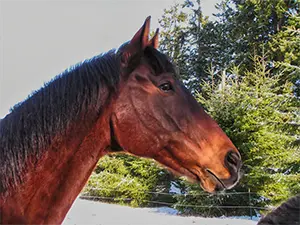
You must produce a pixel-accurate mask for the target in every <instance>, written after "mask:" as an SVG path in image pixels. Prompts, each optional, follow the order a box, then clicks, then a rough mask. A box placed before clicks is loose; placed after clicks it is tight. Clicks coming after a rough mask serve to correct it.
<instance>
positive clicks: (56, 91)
mask: <svg viewBox="0 0 300 225" xmlns="http://www.w3.org/2000/svg"><path fill="white" fill-rule="evenodd" d="M123 46H124V45H123ZM121 50H122V47H121ZM121 54H122V51H120V49H119V50H118V51H115V50H111V51H109V52H107V53H105V54H103V55H99V56H96V57H93V58H91V59H88V60H85V61H83V62H81V63H79V64H77V65H75V66H73V67H70V68H69V69H67V70H66V71H64V72H63V73H61V74H60V75H58V76H57V77H55V78H54V79H53V80H52V81H50V82H49V83H48V84H46V85H45V86H44V87H42V88H41V89H40V90H38V91H36V92H34V93H33V94H32V95H31V96H29V97H28V99H26V100H25V101H23V102H21V103H19V104H17V105H16V106H14V107H13V109H12V110H11V113H10V114H8V115H7V116H6V117H5V118H4V119H2V120H0V193H1V192H4V191H6V190H7V189H8V188H9V187H10V185H14V184H17V183H18V182H19V181H21V175H20V173H21V171H22V169H23V168H25V167H26V164H25V162H26V160H27V159H28V158H29V157H33V158H34V160H36V161H38V159H39V157H40V156H41V155H42V154H43V153H44V151H45V150H46V149H47V147H49V145H50V144H51V141H52V140H53V138H54V137H55V136H58V135H60V136H62V137H63V136H65V135H66V131H67V130H68V128H69V126H70V125H72V124H74V122H76V121H78V120H80V121H83V120H84V117H85V115H86V114H87V113H88V112H90V111H94V112H95V111H96V112H97V113H100V112H101V109H102V106H103V105H104V104H105V101H106V100H107V99H103V96H102V98H101V90H103V88H106V89H107V90H109V92H110V93H109V94H111V93H113V92H115V91H116V89H117V86H118V84H119V81H120V74H121V73H122V71H120V58H121V57H120V55H121ZM141 60H146V62H147V63H149V64H150V65H151V67H152V68H153V69H154V71H155V73H156V74H160V73H162V72H172V73H173V74H176V73H175V71H174V66H173V65H172V64H171V63H170V60H169V59H168V58H167V56H166V55H164V54H162V53H160V52H159V51H157V50H156V49H154V48H152V47H147V48H146V49H145V51H144V52H143V53H142V55H138V56H137V57H132V59H131V60H130V61H131V62H130V63H129V65H128V68H127V69H128V71H127V72H128V73H130V71H131V70H133V69H134V68H135V67H136V66H137V65H139V64H140V63H141ZM127 72H126V73H127ZM108 98H109V96H108ZM89 119H90V118H89Z"/></svg>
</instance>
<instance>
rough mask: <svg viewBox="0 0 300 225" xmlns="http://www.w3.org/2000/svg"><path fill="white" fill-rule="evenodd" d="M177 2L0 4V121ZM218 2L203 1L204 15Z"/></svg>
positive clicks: (4, 1)
mask: <svg viewBox="0 0 300 225" xmlns="http://www.w3.org/2000/svg"><path fill="white" fill-rule="evenodd" d="M174 2H181V0H176V1H174V0H145V1H143V0H93V1H84V0H81V1H79V0H77V1H74V0H64V1H59V0H55V1H49V0H48V1H47V0H40V1H37V0H35V1H34V0H32V1H28V0H19V1H16V0H14V1H11V0H2V1H0V49H1V52H0V118H2V117H4V116H5V115H6V114H7V113H8V111H9V108H10V107H12V106H13V105H14V104H16V103H18V102H20V101H23V100H24V99H25V98H26V97H27V96H28V95H29V94H30V93H31V92H32V91H34V90H37V89H39V88H40V87H41V86H42V85H43V84H44V82H47V81H49V80H50V79H51V78H53V77H54V76H55V75H57V74H59V73H60V72H62V71H63V70H64V69H66V68H68V67H69V66H70V65H73V64H75V63H77V62H79V61H82V60H83V59H85V58H89V57H92V56H94V55H97V54H99V53H101V52H105V51H108V50H110V49H112V48H116V47H118V46H120V45H121V44H122V43H124V42H125V41H127V40H130V38H131V37H132V36H133V35H134V33H135V32H136V31H137V30H138V29H139V27H140V26H141V25H142V24H143V22H144V20H145V18H146V17H147V16H149V15H151V16H152V20H151V29H152V30H155V29H156V28H157V27H158V26H159V25H158V18H160V17H161V15H162V14H163V9H164V8H168V7H170V6H171V5H173V4H174ZM217 2H220V0H202V3H201V4H202V9H203V13H204V14H205V15H208V16H211V15H212V13H214V12H216V10H215V7H214V5H215V4H216V3H217Z"/></svg>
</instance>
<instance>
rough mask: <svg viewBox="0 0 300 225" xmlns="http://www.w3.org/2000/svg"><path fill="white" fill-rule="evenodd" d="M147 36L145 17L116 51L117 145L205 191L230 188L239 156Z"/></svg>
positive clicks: (114, 125) (235, 173)
mask: <svg viewBox="0 0 300 225" xmlns="http://www.w3.org/2000/svg"><path fill="white" fill-rule="evenodd" d="M148 33H149V19H147V20H146V22H145V24H144V26H143V27H142V28H141V29H140V30H139V31H138V33H137V34H136V35H135V36H134V38H133V39H132V40H131V41H130V42H129V43H128V44H127V45H125V46H123V47H122V48H121V49H120V52H121V54H122V56H123V59H122V63H123V73H124V74H123V78H122V79H123V80H122V81H121V83H120V92H119V94H118V96H117V98H116V101H115V103H114V111H113V115H112V119H111V121H112V125H113V130H114V135H115V139H116V141H117V143H118V145H119V146H120V147H121V148H122V149H123V150H124V151H126V152H129V153H132V154H134V155H138V156H144V157H149V158H154V159H156V160H157V161H158V162H160V163H161V164H163V165H164V166H166V167H168V168H169V169H170V170H172V171H173V172H175V173H177V174H179V175H185V176H186V177H188V178H190V179H192V180H195V181H199V182H200V184H201V186H202V187H203V189H205V190H206V191H208V192H215V191H218V190H223V189H229V188H231V187H233V186H234V185H235V184H236V183H237V181H238V179H239V170H240V167H241V158H240V154H239V153H238V151H237V149H236V148H235V146H234V145H233V144H232V142H231V141H230V140H229V138H228V137H227V136H226V134H225V133H224V132H223V131H222V130H221V129H220V127H219V126H218V125H217V123H216V122H215V121H214V120H213V119H212V118H211V117H210V116H209V115H208V114H207V113H206V112H205V111H204V110H203V108H202V107H201V106H200V105H199V104H198V103H197V101H196V100H195V99H194V97H193V96H192V95H191V94H190V93H189V91H188V90H187V89H186V88H185V87H184V85H183V84H182V83H181V82H180V81H179V80H178V78H176V77H177V74H176V72H175V70H174V67H173V65H172V64H171V63H170V62H169V60H168V59H167V57H166V56H165V55H163V54H162V53H160V52H159V51H157V50H156V49H155V48H156V47H157V45H158V39H157V38H158V32H157V33H156V34H155V36H154V37H153V39H151V40H150V41H149V40H148ZM135 65H137V66H135Z"/></svg>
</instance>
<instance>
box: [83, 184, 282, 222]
mask: <svg viewBox="0 0 300 225" xmlns="http://www.w3.org/2000/svg"><path fill="white" fill-rule="evenodd" d="M88 190H95V191H97V190H99V191H101V190H110V191H119V190H118V189H117V188H116V189H110V188H92V187H88ZM141 192H144V193H147V194H151V195H153V196H154V195H155V196H158V195H165V196H172V197H179V196H180V197H183V198H185V197H188V196H192V197H197V196H207V197H213V198H216V196H217V197H219V196H231V195H235V196H236V195H247V197H248V201H249V202H248V205H217V204H209V205H202V204H201V205H193V204H180V203H171V202H166V201H159V200H158V201H157V200H141V202H143V203H148V204H155V205H156V206H161V207H163V206H167V207H170V208H175V209H177V208H178V207H181V208H186V209H189V208H203V209H208V210H209V209H220V210H221V209H223V210H225V209H233V210H234V209H235V210H237V209H244V210H249V211H248V212H249V214H248V215H247V216H249V217H250V218H251V219H252V217H253V216H255V215H256V214H257V212H258V211H259V210H266V211H270V210H272V209H274V207H261V206H255V205H252V203H251V202H252V201H251V200H252V197H253V195H257V193H255V192H250V191H248V192H229V193H216V194H209V193H197V194H185V193H183V194H182V193H166V192H155V191H141ZM281 196H284V195H281ZM80 198H82V199H87V200H94V201H105V202H107V201H110V202H118V201H119V202H120V201H123V202H131V201H132V200H133V198H125V197H124V198H122V197H107V196H96V195H90V194H89V192H83V193H82V195H81V196H80ZM225 216H227V215H225Z"/></svg>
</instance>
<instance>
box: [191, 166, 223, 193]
mask: <svg viewBox="0 0 300 225" xmlns="http://www.w3.org/2000/svg"><path fill="white" fill-rule="evenodd" d="M192 173H193V174H194V176H196V177H197V178H196V181H197V182H199V183H200V186H201V188H202V189H203V190H204V191H207V192H209V193H212V194H214V193H216V192H220V191H223V190H225V189H226V187H225V185H224V184H223V182H222V181H221V180H220V179H219V178H218V177H217V176H216V175H215V174H214V173H213V172H211V171H210V170H207V169H202V168H200V169H198V170H192Z"/></svg>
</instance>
